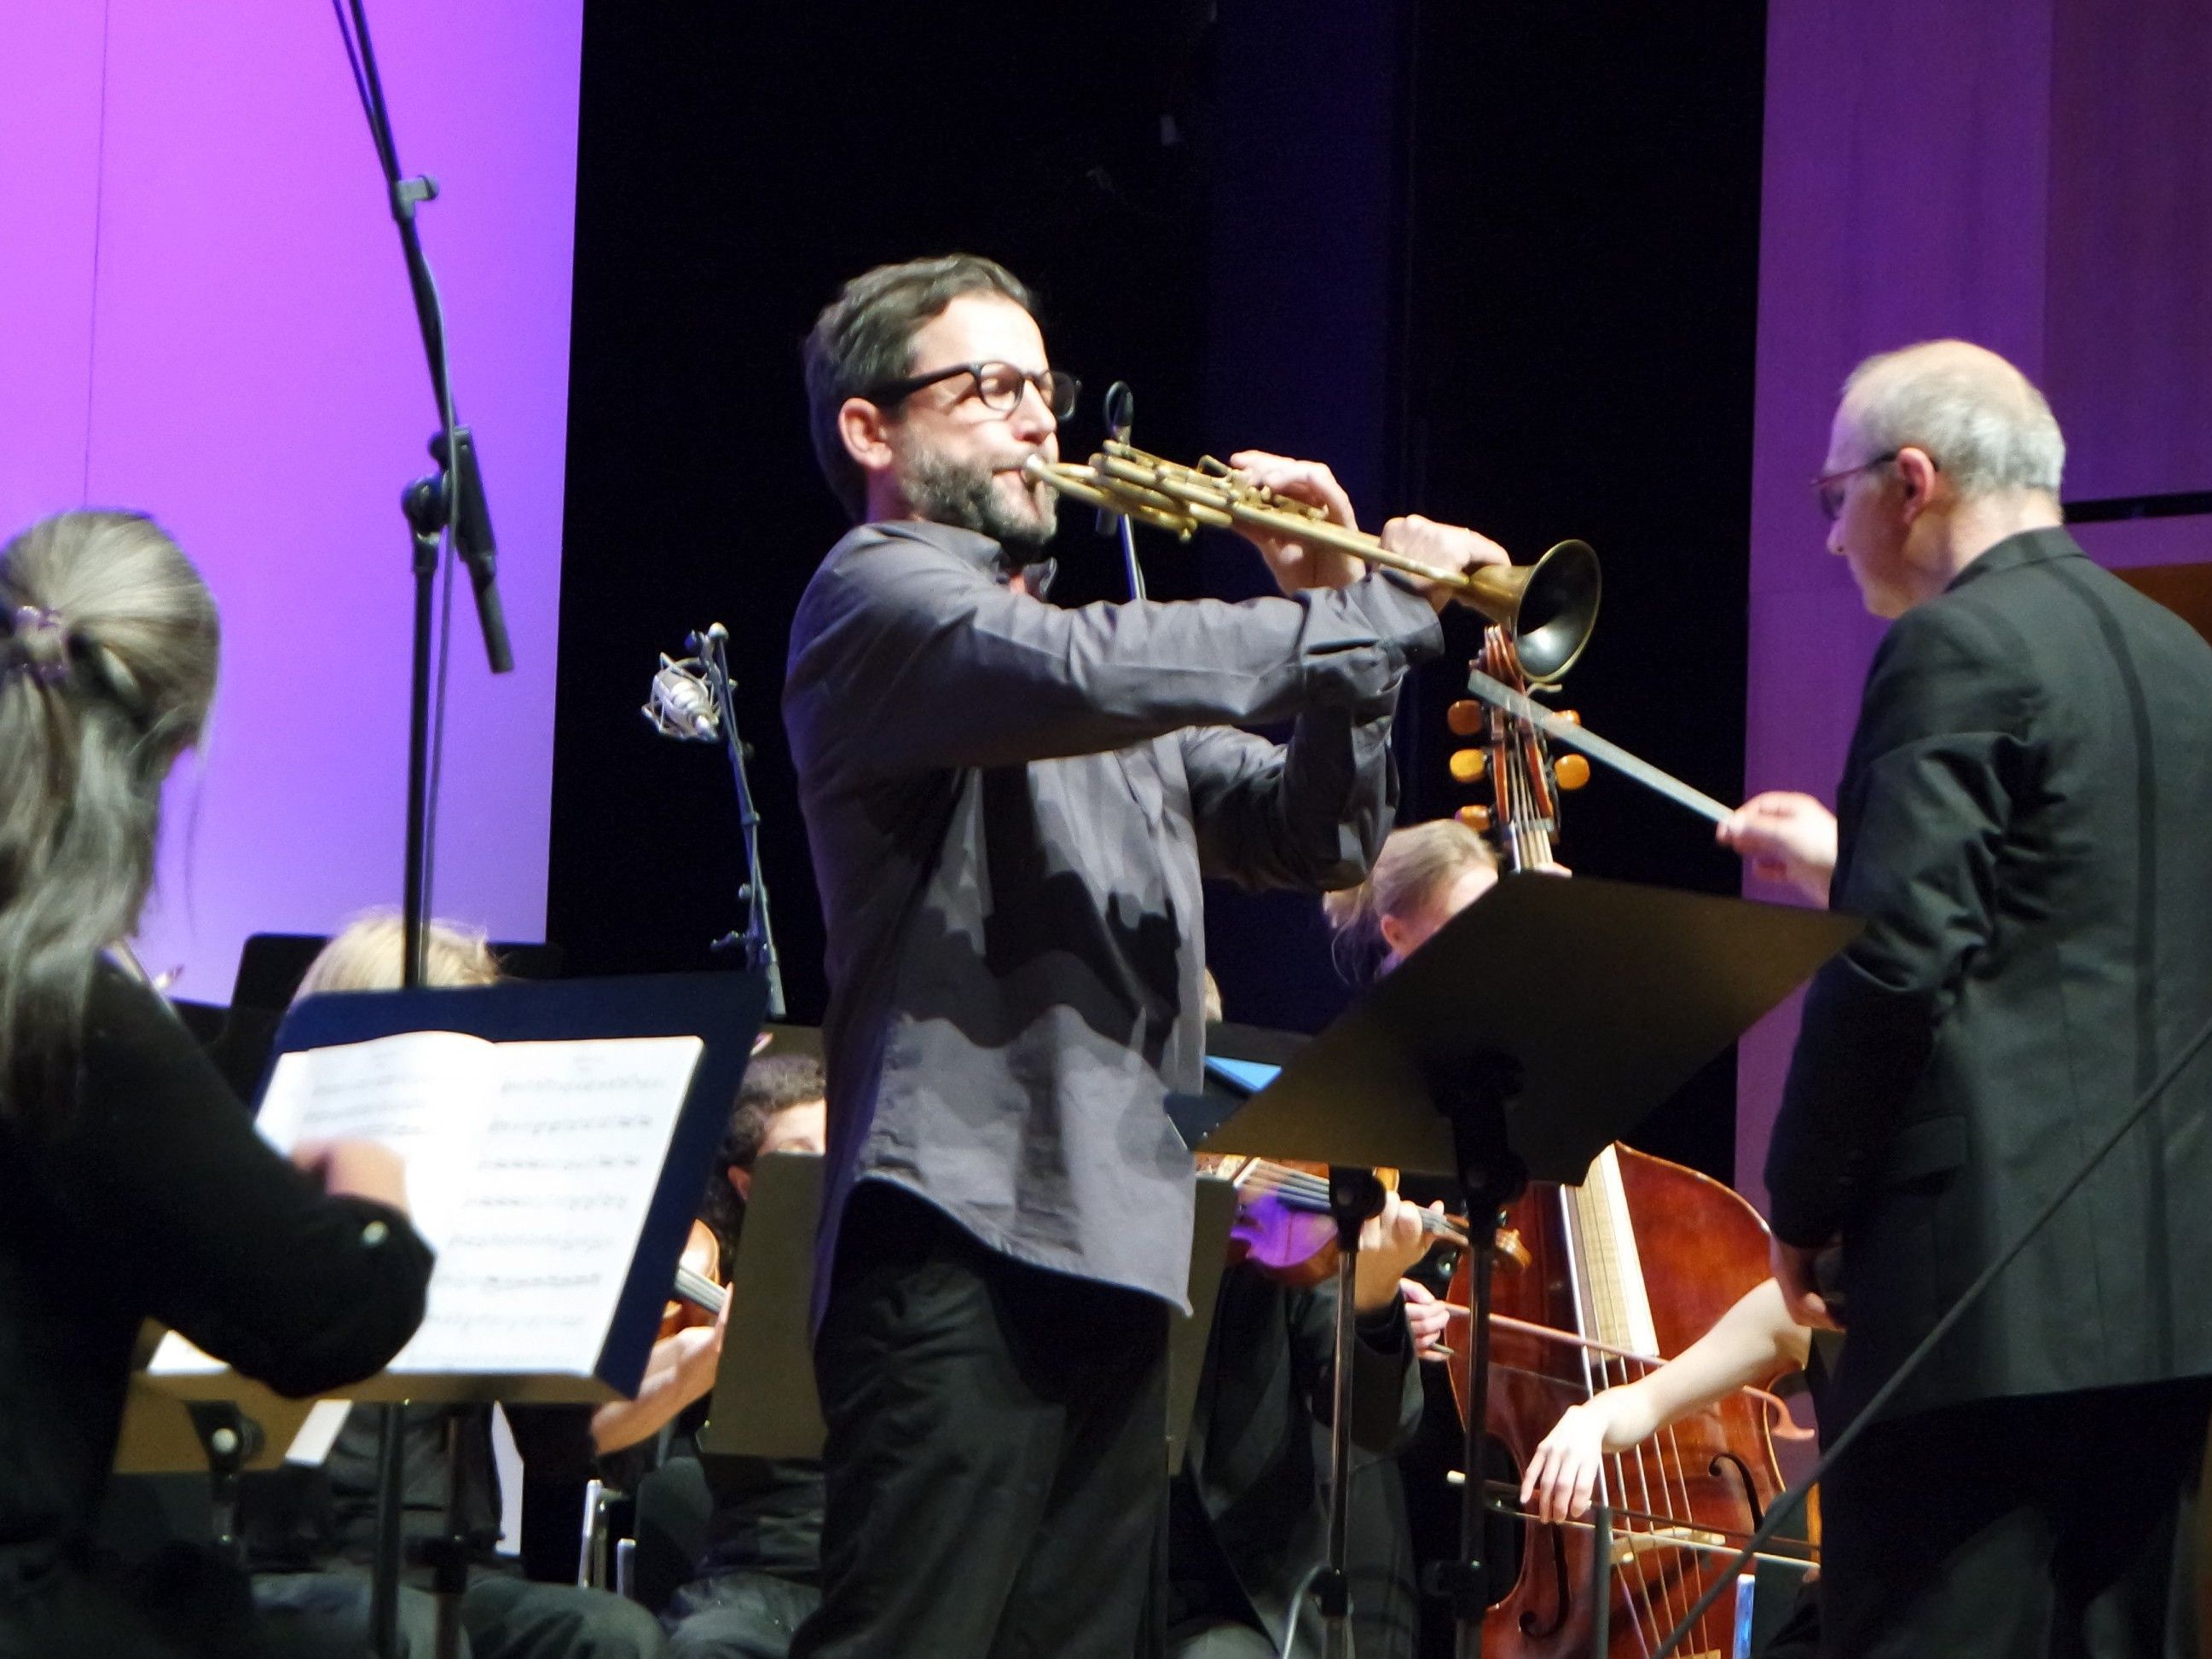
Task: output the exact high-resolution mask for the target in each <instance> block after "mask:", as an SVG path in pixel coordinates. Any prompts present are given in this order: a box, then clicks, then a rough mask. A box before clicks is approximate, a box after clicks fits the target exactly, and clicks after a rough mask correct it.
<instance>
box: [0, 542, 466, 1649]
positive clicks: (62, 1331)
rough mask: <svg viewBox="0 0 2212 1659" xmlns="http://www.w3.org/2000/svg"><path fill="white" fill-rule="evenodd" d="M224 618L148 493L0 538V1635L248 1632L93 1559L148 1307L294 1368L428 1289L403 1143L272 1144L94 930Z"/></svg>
mask: <svg viewBox="0 0 2212 1659" xmlns="http://www.w3.org/2000/svg"><path fill="white" fill-rule="evenodd" d="M217 641H218V629H217V626H216V612H215V604H214V601H213V600H212V599H210V596H209V594H208V591H207V588H206V587H205V586H204V585H203V583H202V582H201V580H200V578H199V574H198V573H197V571H195V570H194V569H193V568H192V567H191V563H190V562H188V561H187V560H186V559H185V556H184V555H183V554H182V553H180V552H179V551H178V550H177V548H176V545H175V544H173V542H171V541H170V539H169V538H168V537H167V536H166V535H164V534H163V533H162V532H161V530H160V529H159V528H157V527H156V526H155V525H154V523H153V522H152V521H151V520H148V519H144V518H141V517H138V516H137V515H135V514H131V513H62V514H60V515H58V516H57V517H54V518H51V519H46V520H42V521H41V522H40V523H38V524H36V525H33V526H32V527H31V528H30V529H28V530H27V531H25V532H23V533H22V534H21V535H20V536H18V537H16V538H15V539H14V540H13V541H11V542H9V543H8V544H7V545H6V546H5V547H4V548H0V1180H4V1182H5V1188H4V1192H0V1470H4V1472H5V1474H4V1479H0V1656H4V1659H15V1656H17V1655H24V1654H36V1655H39V1656H40V1659H64V1656H76V1655H80V1654H82V1655H94V1654H97V1655H101V1656H106V1655H115V1654H130V1655H131V1656H133V1659H149V1656H150V1659H161V1656H172V1655H208V1654H217V1653H226V1654H227V1653H232V1652H246V1651H249V1650H250V1647H249V1645H248V1644H249V1643H250V1641H251V1638H252V1632H250V1630H248V1629H246V1628H245V1624H246V1620H245V1618H244V1614H243V1613H242V1611H241V1612H240V1613H238V1615H237V1616H236V1617H235V1618H229V1619H226V1618H223V1617H217V1616H214V1613H215V1610H214V1609H212V1608H211V1607H207V1606H202V1605H199V1604H198V1603H197V1602H195V1604H194V1605H192V1606H191V1607H183V1606H179V1605H178V1604H177V1601H176V1599H175V1598H171V1599H170V1600H169V1601H167V1603H166V1604H157V1603H154V1602H151V1601H149V1602H148V1603H147V1604H145V1605H143V1606H141V1605H137V1604H136V1603H135V1602H134V1601H133V1598H132V1597H131V1595H128V1594H127V1593H126V1592H125V1589H123V1588H122V1587H121V1586H120V1585H119V1584H118V1583H112V1582H111V1581H110V1580H108V1579H107V1578H106V1577H104V1576H103V1575H102V1574H101V1573H100V1571H98V1570H96V1569H95V1568H94V1566H93V1565H91V1559H92V1551H91V1548H90V1534H91V1528H92V1522H93V1516H94V1511H95V1510H96V1509H97V1508H98V1506H99V1504H100V1492H101V1488H102V1486H103V1485H104V1483H105V1482H106V1478H107V1474H108V1468H109V1465H110V1463H111V1462H112V1460H113V1457H114V1452H115V1442H116V1435H117V1431H118V1426H119V1425H120V1422H121V1419H122V1413H123V1401H124V1395H125V1390H126V1389H127V1386H128V1383H129V1378H130V1367H131V1347H132V1344H133V1342H134V1341H135V1340H136V1339H137V1334H138V1331H139V1328H140V1326H141V1324H142V1323H143V1322H144V1321H146V1320H148V1319H149V1318H150V1319H154V1320H158V1321H159V1322H161V1323H163V1324H166V1325H169V1326H172V1327H173V1328H176V1329H178V1330H179V1331H181V1332H183V1333H184V1334H185V1335H186V1336H188V1337H190V1338H191V1340H193V1341H195V1342H197V1344H199V1346H202V1347H203V1348H205V1349H207V1350H208V1351H209V1352H212V1353H214V1354H216V1356H217V1357H219V1358H222V1359H224V1360H226V1361H228V1363H229V1364H232V1365H234V1366H235V1367H236V1368H237V1369H238V1370H240V1371H242V1372H245V1373H246V1374H247V1375H249V1376H254V1377H256V1378H258V1379H259V1380H260V1381H262V1382H264V1383H268V1384H270V1386H271V1387H273V1388H275V1389H278V1390H279V1391H280V1392H283V1393H285V1394H289V1395H311V1394H316V1393H320V1392H322V1391H324V1390H326V1389H334V1388H337V1387H340V1386H343V1384H345V1383H352V1382H356V1381H357V1380H359V1379H360V1378H362V1377H363V1376H368V1375H370V1374H371V1373H372V1372H374V1371H375V1370H379V1369H380V1368H381V1367H382V1365H383V1364H385V1362H386V1360H388V1359H389V1358H391V1357H392V1355H393V1354H394V1353H395V1352H398V1349H399V1347H400V1346H401V1345H402V1344H403V1343H404V1342H405V1340H407V1338H408V1337H409V1336H410V1334H412V1333H413V1331H414V1329H415V1327H416V1324H417V1322H419V1321H420V1320H421V1318H422V1296H423V1291H424V1287H425V1285H426V1284H427V1282H428V1278H429V1270H430V1257H429V1252H428V1249H426V1248H425V1247H424V1246H423V1244H422V1241H421V1240H420V1239H419V1238H418V1237H416V1234H415V1232H414V1230H413V1229H412V1228H411V1227H410V1226H409V1225H408V1223H407V1218H406V1214H405V1209H404V1188H403V1183H402V1181H401V1174H400V1168H399V1164H398V1159H397V1158H394V1157H393V1156H392V1154H391V1153H390V1152H386V1150H385V1149H383V1148H382V1147H379V1146H371V1145H368V1144H366V1143H336V1144H332V1145H329V1146H321V1147H317V1148H313V1149H311V1150H307V1151H303V1152H301V1153H299V1154H296V1155H295V1158H294V1159H293V1160H292V1161H290V1162H287V1161H286V1160H285V1159H284V1158H280V1157H278V1156H277V1154H276V1152H272V1151H271V1150H270V1148H269V1146H267V1144H266V1143H264V1141H263V1140H261V1139H260V1138H259V1137H258V1136H257V1135H256V1134H255V1133H253V1126H252V1121H251V1120H250V1119H249V1118H248V1117H247V1115H246V1112H245V1110H244V1109H242V1108H241V1107H240V1105H239V1103H238V1101H237V1100H236V1098H235V1097H233V1096H232V1095H231V1094H230V1093H229V1091H228V1089H227V1088H226V1087H225V1086H224V1085H223V1083H222V1079H221V1077H220V1076H219V1075H218V1074H217V1073H216V1070H215V1068H214V1067H213V1066H212V1065H211V1064H210V1062H209V1061H208V1060H207V1059H206V1058H205V1056H204V1055H203V1054H201V1053H200V1051H199V1049H198V1048H197V1047H195V1046H194V1044H193V1042H192V1041H191V1038H190V1036H188V1035H187V1034H186V1033H185V1029H184V1027H183V1026H182V1025H181V1024H179V1023H178V1022H177V1021H176V1020H175V1019H174V1018H172V1017H171V1015H170V1012H169V1011H168V1009H167V1007H166V1006H164V1005H163V1004H162V1002H161V1000H160V999H159V997H157V996H156V995H155V993H154V992H153V991H152V990H150V989H149V988H148V987H145V986H143V985H142V984H140V983H138V982H137V981H135V980H133V979H131V978H130V977H128V976H126V975H125V974H124V973H123V972H122V971H120V970H119V969H118V968H116V967H115V966H114V964H113V963H112V962H110V961H109V960H108V959H107V958H106V956H105V954H104V952H105V951H106V948H107V947H109V946H110V945H114V944H115V943H117V942H118V941H120V940H124V939H128V938H129V937H130V936H131V934H132V933H134V932H136V931H137V926H138V915H139V910H140V908H141V906H142V905H143V903H144V902H145V899H146V894H147V890H148V888H149V886H150V885H151V884H152V879H153V870H154V855H155V829H156V823H157V819H158V816H159V811H160V805H161V782H162V780H163V779H164V778H165V777H167V775H168V771H169V768H170V766H171V765H172V764H173V763H174V762H175V760H176V758H177V757H178V756H179V755H180V754H181V753H182V752H183V751H184V750H185V749H187V748H189V747H190V746H191V744H193V742H194V741H195V740H196V739H197V738H198V736H199V734H200V732H201V730H202V728H203V726H204V725H205V723H206V720H207V715H208V708H209V705H210V702H212V700H213V698H214V696H215V682H216V647H217ZM240 1607H242V1600H241V1602H240Z"/></svg>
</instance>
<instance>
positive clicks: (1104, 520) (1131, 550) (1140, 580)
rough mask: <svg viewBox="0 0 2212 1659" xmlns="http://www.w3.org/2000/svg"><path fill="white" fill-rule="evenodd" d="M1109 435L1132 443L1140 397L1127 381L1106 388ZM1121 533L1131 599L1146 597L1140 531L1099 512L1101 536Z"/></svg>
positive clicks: (1122, 516)
mask: <svg viewBox="0 0 2212 1659" xmlns="http://www.w3.org/2000/svg"><path fill="white" fill-rule="evenodd" d="M1105 415H1106V420H1105V424H1106V435H1107V436H1108V437H1109V438H1112V439H1115V441H1118V442H1121V443H1127V441H1129V428H1131V427H1132V426H1133V425H1134V424H1135V423H1136V419H1137V394H1136V393H1135V392H1132V391H1131V390H1130V389H1129V383H1128V382H1127V380H1116V381H1115V382H1114V384H1113V385H1111V386H1108V387H1107V388H1106V411H1105ZM1117 531H1118V532H1119V533H1120V535H1121V568H1122V569H1123V570H1124V571H1126V572H1127V574H1128V578H1129V597H1130V598H1131V599H1143V598H1144V597H1145V568H1144V567H1143V566H1142V565H1140V564H1139V563H1138V562H1137V532H1136V528H1135V526H1133V525H1132V524H1131V522H1130V520H1129V515H1128V514H1127V513H1114V512H1109V510H1108V509H1106V508H1105V507H1100V508H1099V509H1098V533H1099V534H1100V535H1102V536H1110V535H1113V534H1115V532H1117Z"/></svg>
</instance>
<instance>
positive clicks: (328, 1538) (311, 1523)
mask: <svg viewBox="0 0 2212 1659" xmlns="http://www.w3.org/2000/svg"><path fill="white" fill-rule="evenodd" d="M507 1421H508V1424H509V1425H510V1427H511V1428H512V1429H513V1434H514V1439H515V1443H516V1446H517V1449H519V1450H520V1453H521V1456H522V1461H523V1463H524V1466H525V1467H526V1468H527V1469H528V1470H529V1471H530V1472H531V1474H533V1475H536V1476H539V1477H544V1478H550V1479H552V1480H565V1479H568V1478H571V1477H573V1478H574V1481H575V1482H576V1483H577V1484H579V1485H580V1484H581V1483H582V1481H583V1480H585V1479H586V1478H587V1475H588V1473H589V1470H590V1468H591V1463H592V1449H591V1431H590V1426H589V1412H588V1409H587V1408H583V1407H562V1406H529V1407H523V1406H516V1407H507ZM401 1425H402V1428H401V1439H402V1443H403V1445H404V1480H403V1485H402V1489H401V1490H402V1501H403V1504H404V1510H405V1513H404V1516H403V1518H402V1522H401V1527H402V1530H403V1533H404V1536H405V1537H406V1538H408V1539H409V1540H410V1541H415V1540H421V1539H426V1538H432V1537H442V1536H444V1535H445V1531H446V1520H447V1493H448V1492H449V1490H450V1483H451V1480H452V1474H450V1473H449V1460H448V1458H447V1436H448V1435H449V1434H451V1435H452V1436H453V1437H454V1445H455V1450H456V1453H457V1455H456V1456H454V1457H453V1459H452V1460H451V1462H450V1468H451V1469H452V1470H453V1471H457V1472H458V1474H459V1481H460V1499H459V1503H458V1504H455V1505H454V1506H453V1508H454V1510H455V1513H456V1515H457V1516H458V1518H459V1524H460V1527H461V1529H462V1532H463V1534H465V1536H467V1537H468V1538H469V1539H470V1540H471V1541H472V1543H473V1544H474V1545H475V1548H474V1550H473V1552H472V1556H471V1562H470V1566H469V1577H468V1586H467V1589H466V1590H465V1593H464V1594H463V1595H462V1598H461V1607H460V1623H461V1633H460V1638H459V1655H460V1659H649V1656H653V1655H657V1654H659V1652H660V1651H661V1648H662V1642H661V1635H660V1630H659V1626H658V1624H657V1623H656V1622H655V1621H654V1620H653V1615H652V1614H651V1613H647V1611H646V1610H645V1609H644V1608H643V1607H641V1606H639V1605H638V1604H637V1603H636V1602H635V1601H628V1600H626V1599H624V1598H623V1597H621V1596H618V1595H613V1594H611V1593H610V1592H608V1591H605V1590H598V1589H584V1588H582V1587H580V1586H578V1585H574V1584H549V1583H533V1582H532V1581H530V1580H528V1579H526V1578H525V1577H523V1576H522V1574H521V1571H520V1564H519V1563H518V1562H516V1561H515V1560H513V1559H512V1558H508V1557H503V1556H501V1555H499V1554H498V1553H496V1551H495V1543H496V1541H497V1539H498V1536H499V1519H500V1507H501V1505H500V1487H499V1473H498V1468H497V1464H496V1462H495V1459H494V1456H493V1452H492V1431H491V1408H490V1407H489V1406H406V1407H402V1408H401ZM379 1440H380V1434H379V1428H378V1415H377V1413H374V1412H371V1411H368V1410H356V1411H355V1412H353V1413H350V1414H349V1416H348V1418H347V1419H346V1423H345V1425H344V1426H343V1428H341V1429H340V1430H339V1431H338V1434H337V1440H336V1441H335V1443H333V1444H332V1446H331V1453H330V1455H329V1456H328V1457H327V1458H326V1459H325V1460H324V1462H323V1464H322V1466H321V1467H319V1468H299V1467H294V1466H290V1465H288V1466H286V1467H285V1468H283V1469H279V1470H273V1471H270V1472H269V1473H267V1474H248V1475H246V1477H245V1478H244V1480H242V1481H241V1483H240V1501H239V1519H240V1529H241V1532H242V1533H243V1534H244V1536H245V1539H246V1546H247V1551H248V1559H249V1562H250V1565H252V1567H253V1569H254V1577H253V1598H254V1603H255V1607H256V1608H257V1610H258V1615H259V1618H260V1620H261V1626H262V1647H263V1652H264V1656H265V1659H325V1656H328V1659H339V1656H348V1655H352V1654H357V1653H361V1652H363V1651H365V1650H367V1647H368V1642H369V1634H370V1620H369V1595H368V1592H369V1568H370V1564H371V1562H372V1561H373V1560H374V1553H375V1517H376V1485H375V1477H376V1455H377V1446H378V1442H379ZM428 1579H429V1574H428V1569H427V1568H426V1567H423V1566H422V1565H420V1564H419V1563H416V1564H414V1565H410V1569H409V1577H408V1581H407V1582H406V1583H404V1584H402V1585H401V1587H400V1589H399V1597H398V1623H399V1633H400V1638H401V1643H402V1647H403V1650H404V1651H405V1652H407V1653H409V1654H411V1655H413V1656H416V1659H428V1655H430V1654H431V1653H432V1652H433V1651H434V1650H435V1647H434V1644H435V1641H436V1636H437V1602H436V1599H435V1597H434V1596H433V1595H431V1594H430V1590H429V1583H428Z"/></svg>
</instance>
